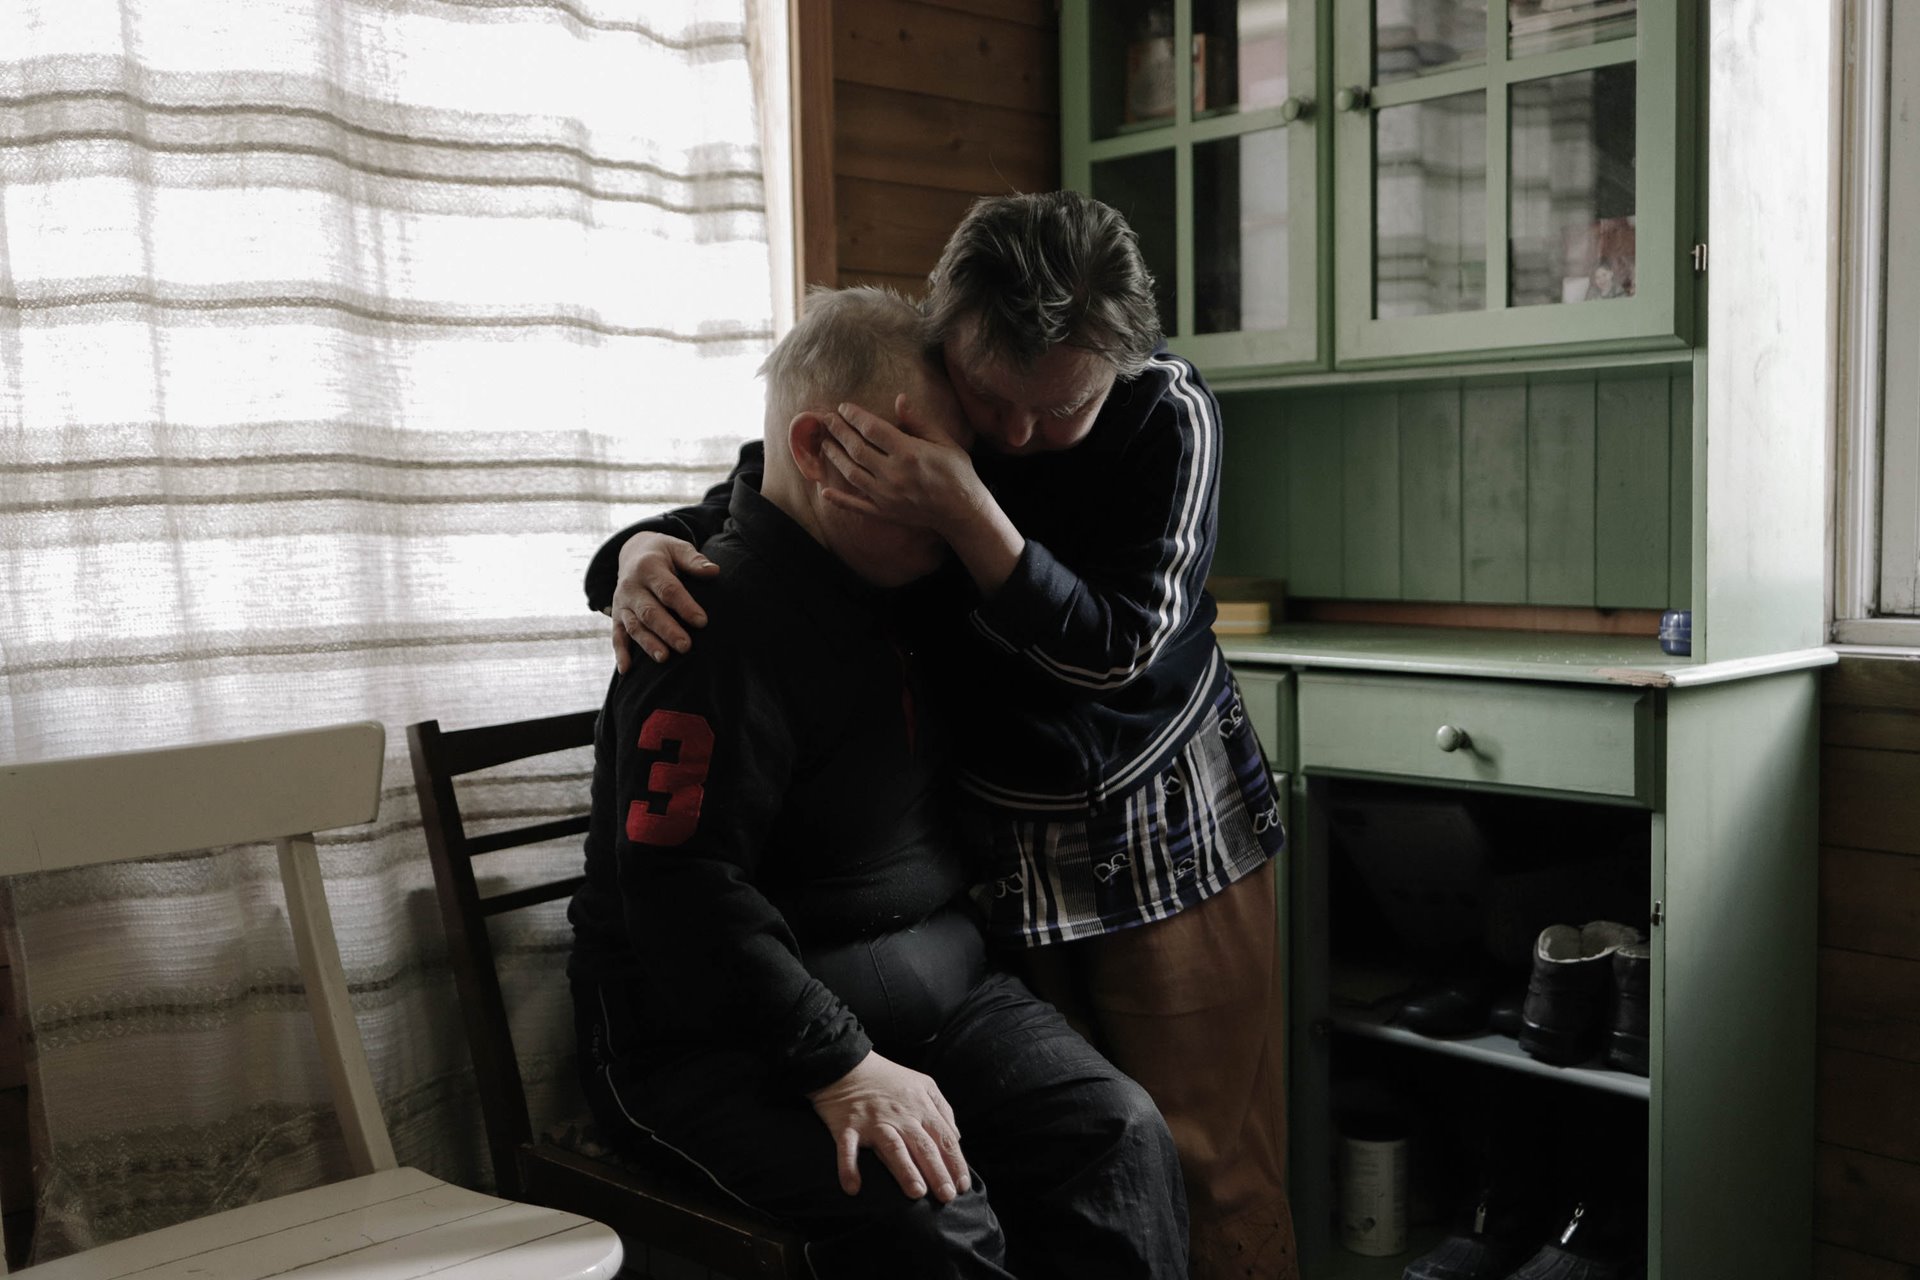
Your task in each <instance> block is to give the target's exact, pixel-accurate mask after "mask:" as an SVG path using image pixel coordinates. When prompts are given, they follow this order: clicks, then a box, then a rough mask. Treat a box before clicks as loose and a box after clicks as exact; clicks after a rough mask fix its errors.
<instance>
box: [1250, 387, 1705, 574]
mask: <svg viewBox="0 0 1920 1280" xmlns="http://www.w3.org/2000/svg"><path fill="white" fill-rule="evenodd" d="M1220 399H1221V414H1222V417H1223V420H1224V422H1225V430H1226V443H1225V446H1224V453H1225V456H1226V457H1228V458H1230V459H1232V462H1233V465H1232V466H1231V467H1229V468H1227V469H1226V470H1225V471H1224V473H1223V475H1222V480H1221V491H1220V549H1219V553H1218V555H1217V557H1216V559H1215V562H1214V563H1215V569H1216V571H1217V572H1219V573H1222V574H1234V575H1244V576H1249V577H1263V578H1282V579H1285V581H1286V583H1287V591H1288V593H1289V594H1290V595H1293V596H1298V597H1308V598H1317V599H1334V600H1395V601H1434V602H1468V603H1479V604H1503V605H1552V606H1578V607H1582V608H1590V609H1664V608H1669V607H1671V608H1687V607H1690V602H1689V596H1690V592H1691V564H1692V560H1691V551H1690V543H1689V538H1690V533H1689V530H1690V528H1691V524H1690V517H1689V512H1690V510H1691V502H1692V473H1691V470H1690V465H1689V458H1690V457H1691V452H1690V450H1691V445H1692V425H1691V424H1692V414H1693V380H1692V377H1691V375H1690V374H1688V373H1684V372H1683V373H1667V372H1657V373H1645V372H1642V373H1638V374H1631V375H1626V374H1621V375H1607V376H1599V377H1595V376H1588V377H1584V378H1567V377H1553V378H1536V379H1534V380H1531V381H1529V380H1525V379H1518V378H1515V379H1507V380H1502V381H1490V382H1489V381H1482V382H1473V383H1464V382H1453V383H1440V384H1437V385H1436V384H1428V385H1424V386H1420V387H1416V388H1409V389H1401V390H1373V389H1368V388H1352V389H1337V390H1325V391H1306V392H1241V393H1227V394H1225V395H1222V396H1221V398H1220ZM1674 602H1677V603H1674Z"/></svg>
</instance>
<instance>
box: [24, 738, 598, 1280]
mask: <svg viewBox="0 0 1920 1280" xmlns="http://www.w3.org/2000/svg"><path fill="white" fill-rule="evenodd" d="M385 744H386V730H385V729H383V728H382V727H381V726H380V725H378V724H372V723H361V724H347V725H337V726H334V727H331V728H325V729H312V730H306V731H302V732H297V733H281V734H273V735H269V736H265V737H257V738H241V739H232V740H228V741H223V742H211V743H204V744H200V745H194V746H183V747H174V748H168V749H164V750H157V751H132V752H122V753H119V754H114V755H99V756H87V757H82V758H77V759H68V760H49V761H45V762H41V763H34V764H10V765H0V815H4V820H0V875H19V874H22V873H26V872H35V871H53V870H58V869H61V868H67V867H82V866H91V865H94V864H97V863H107V862H125V861H131V860H133V859H136V858H145V857H152V856H154V855H158V854H168V853H185V852H192V851H194V850H199V849H208V848H215V847H219V846H224V845H232V844H249V843H253V842H256V841H265V840H272V841H275V842H276V843H277V844H278V846H279V851H280V880H281V883H282V885H284V887H285V889H286V896H287V918H288V921H289V922H290V923H291V925H292V929H293V938H294V947H295V951H296V952H297V953H298V956H299V960H300V971H301V974H302V975H303V977H304V978H305V981H306V988H307V1002H308V1007H309V1009H310V1010H311V1012H312V1014H313V1025H314V1031H315V1032H316V1033H317V1035H318V1037H319V1042H320V1055H321V1058H322V1060H323V1062H324V1065H325V1068H326V1075H327V1082H328V1085H329V1087H330V1089H331V1092H332V1094H333V1102H334V1106H335V1108H336V1109H337V1110H338V1112H339V1116H340V1128H341V1130H342V1132H343V1134H344V1136H345V1138H346V1146H347V1156H348V1160H349V1163H350V1164H351V1166H352V1169H353V1172H354V1175H355V1176H354V1177H352V1178H350V1179H348V1180H347V1181H344V1182H338V1183H334V1184H332V1185H330V1186H324V1187H317V1188H313V1189H311V1190H307V1191H301V1192H297V1193H295V1194H292V1195H287V1196H281V1197H279V1198H277V1199H273V1200H267V1201H262V1202H260V1203H257V1204H252V1205H248V1206H246V1207H245V1208H241V1209H234V1210H230V1211H228V1212H225V1213H219V1214H214V1215H211V1216H209V1217H205V1218H200V1219H197V1220H195V1221H192V1222H186V1223H182V1224H180V1225H178V1226H174V1227H168V1228H165V1229H164V1230H160V1231H155V1232H150V1233H148V1234H146V1235H142V1236H137V1237H134V1238H132V1239H127V1240H121V1241H118V1242H116V1243H114V1244H109V1245H106V1246H104V1247H102V1248H98V1249H93V1250H89V1251H87V1252H85V1253H81V1254H75V1255H73V1256H71V1257H67V1258H62V1259H60V1260H58V1261H56V1262H52V1263H48V1264H46V1265H45V1266H41V1267H31V1268H28V1269H27V1271H25V1272H22V1273H20V1274H23V1275H33V1276H46V1277H48V1280H54V1278H55V1277H58V1278H59V1280H82V1278H91V1280H106V1278H108V1277H117V1276H128V1275H133V1274H135V1273H138V1274H141V1275H146V1274H149V1273H159V1272H162V1271H164V1273H165V1274H167V1275H202V1274H218V1275H221V1276H225V1277H230V1278H232V1280H244V1278H250V1277H267V1276H278V1275H282V1274H285V1273H287V1272H291V1271H294V1270H296V1269H297V1268H300V1267H302V1266H305V1265H307V1264H314V1265H315V1266H316V1268H318V1269H324V1270H325V1272H326V1274H328V1275H340V1276H345V1275H368V1276H372V1275H376V1274H377V1275H379V1276H382V1277H387V1278H390V1280H401V1278H402V1277H416V1276H424V1275H427V1274H431V1275H433V1276H434V1277H435V1280H455V1278H457V1280H534V1278H541V1280H590V1278H592V1280H604V1278H605V1277H611V1276H613V1275H614V1274H615V1273H616V1272H617V1271H618V1270H619V1268H620V1261H621V1252H620V1241H619V1239H618V1237H617V1236H616V1235H615V1234H614V1232H613V1231H611V1230H609V1229H608V1228H607V1227H605V1226H602V1225H601V1224H600V1223H597V1222H590V1221H588V1220H586V1219H585V1218H582V1217H579V1216H576V1215H574V1214H571V1213H563V1212H557V1211H554V1210H552V1209H543V1208H537V1207H535V1206H532V1205H524V1204H514V1203H512V1202H510V1201H506V1200H499V1199H495V1198H494V1197H492V1196H486V1195H481V1194H479V1193H477V1192H473V1191H468V1190H466V1189H464V1188H461V1187H455V1186H452V1185H449V1184H447V1183H444V1182H442V1181H440V1180H439V1179H438V1178H434V1177H431V1176H429V1175H428V1174H425V1173H422V1172H420V1171H418V1170H415V1169H404V1168H401V1167H399V1165H398V1163H397V1162H396V1161H395V1159H394V1154H393V1142H392V1140H391V1139H390V1138H389V1137H388V1134H387V1127H386V1122H385V1120H384V1118H383V1117H382V1116H381V1113H380V1100H379V1098H378V1097H377V1096H376V1095H375V1093H374V1087H373V1077H372V1074H371V1073H370V1072H369V1070H368V1068H367V1055H366V1048H365V1045H364V1044H363V1043H362V1041H361V1039H360V1030H359V1027H358V1026H357V1025H356V1024H355V1023H354V1019H353V1010H352V1007H351V1006H350V1005H349V1004H348V1002H347V979H346V975H345V973H344V972H343V971H342V969H341V966H340V950H339V946H338V944H337V942H336V941H335V938H334V932H333V920H332V917H331V915H330V914H329V912H328V910H327V898H326V891H325V887H324V886H323V885H322V883H321V878H320V863H319V859H318V856H317V854H316V853H315V850H314V839H313V833H314V832H316V831H323V830H327V829H330V828H334V827H344V826H353V825H358V824H362V823H366V822H370V821H372V820H373V817H374V815H375V813H376V812H377V811H378V809H379V806H380V769H381V758H382V753H383V750H384V747H385ZM31 959H32V957H28V960H29V963H31ZM3 1269H4V1267H3V1266H0V1270H3Z"/></svg>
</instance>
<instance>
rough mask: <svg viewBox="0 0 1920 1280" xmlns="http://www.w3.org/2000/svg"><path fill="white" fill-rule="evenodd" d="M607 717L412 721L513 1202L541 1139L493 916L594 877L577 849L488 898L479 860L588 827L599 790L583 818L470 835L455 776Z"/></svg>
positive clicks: (470, 1036)
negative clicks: (546, 872)
mask: <svg viewBox="0 0 1920 1280" xmlns="http://www.w3.org/2000/svg"><path fill="white" fill-rule="evenodd" d="M597 715H598V712H595V711H577V712H573V713H570V714H567V715H559V716H548V717H545V718H543V719H538V720H518V721H512V722H509V723H504V724H491V725H482V726H479V727H477V728H472V729H460V730H455V731H452V732H447V731H443V730H442V729H441V728H440V722H439V721H438V720H426V721H422V722H421V723H419V724H413V725H408V726H407V746H408V749H409V751H410V752H411V754H412V756H413V784H414V789H415V790H416V791H417V792H418V793H419V796H420V817H421V820H422V822H423V824H424V825H425V827H426V835H427V854H428V857H429V858H430V859H431V860H432V862H433V883H434V889H435V893H436V895H437V897H438V899H439V902H440V919H441V923H442V924H443V925H444V926H445V927H446V933H447V958H448V962H449V963H450V964H451V965H452V966H453V975H454V981H455V984H456V985H457V986H458V988H459V991H460V1012H461V1016H462V1017H463V1018H464V1020H465V1022H466V1028H467V1045H468V1047H469V1048H470V1049H471V1051H472V1053H473V1069H474V1076H475V1078H476V1080H477V1082H478V1084H479V1089H480V1112H481V1117H482V1119H483V1120H484V1121H485V1123H486V1129H487V1148H488V1150H489V1151H490V1152H491V1154H492V1156H493V1173H494V1178H495V1181H496V1182H497V1183H498V1187H499V1191H500V1194H501V1195H503V1196H508V1197H512V1198H518V1197H519V1196H520V1194H521V1191H522V1188H521V1185H520V1168H519V1159H518V1152H519V1150H520V1148H521V1146H522V1145H524V1144H526V1143H528V1142H530V1141H531V1140H532V1138H533V1121H532V1118H531V1116H530V1115H529V1114H528V1109H527V1093H526V1087H525V1085H524V1083H523V1082H522V1080H521V1077H520V1063H519V1059H518V1058H516V1057H515V1056H514V1049H513V1033H512V1030H511V1029H510V1028H509V1027H508V1025H507V1007H506V1002H505V1001H504V1000H503V999H502V998H501V994H500V977H499V972H498V970H497V969H496V968H495V966H494V954H493V943H492V940H491V939H490V938H489V937H488V936H487V920H488V919H489V918H490V917H492V916H496V915H500V914H501V913H503V912H507V911H514V910H518V909H519V908H521V907H530V906H533V905H534V904H535V903H540V902H551V901H553V900H554V899H556V898H564V897H570V896H572V894H573V891H574V889H576V888H577V887H579V885H580V883H581V881H582V880H583V879H585V877H584V876H583V875H582V874H581V867H582V865H583V864H582V860H581V858H580V856H579V855H578V852H577V851H576V852H575V853H574V854H573V856H571V857H570V858H569V859H568V860H567V861H565V862H564V863H562V864H561V865H560V866H558V867H556V869H555V873H554V874H553V875H552V876H550V877H548V878H545V879H542V880H539V881H538V882H536V883H533V884H523V885H522V886H521V887H519V888H516V889H514V890H512V891H510V892H506V893H500V894H495V895H493V896H490V897H482V896H481V895H480V890H479V884H478V881H477V880H476V878H475V876H474V868H473V860H474V859H475V858H477V857H481V856H483V855H485V854H489V853H495V852H498V851H499V850H502V849H515V848H520V847H522V846H525V845H532V844H540V843H542V842H544V841H548V840H555V839H559V838H561V837H565V836H572V835H581V834H583V833H585V831H586V829H587V820H588V812H589V809H590V807H591V796H590V793H589V790H588V788H586V787H582V788H581V789H580V803H579V812H578V813H576V814H569V815H568V816H566V817H563V818H558V819H554V820H552V821H547V822H536V823H531V824H529V825H526V826H520V827H514V828H511V829H509V830H504V831H489V832H487V833H486V834H484V835H479V836H469V835H468V834H467V829H466V824H465V822H464V821H463V819H462V817H461V814H460V800H459V797H458V795H457V794H456V792H455V789H454V785H453V780H454V779H455V778H457V777H461V776H463V775H465V774H470V773H477V772H479V771H481V770H483V769H491V768H495V767H498V766H500V765H504V764H509V763H512V762H514V761H518V760H526V759H530V758H532V757H535V756H543V755H548V754H551V753H552V752H555V751H565V750H569V749H572V748H578V747H583V746H590V745H592V743H593V726H594V720H595V718H596V716H597Z"/></svg>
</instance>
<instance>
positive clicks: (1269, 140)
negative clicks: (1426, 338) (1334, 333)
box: [1061, 0, 1327, 371]
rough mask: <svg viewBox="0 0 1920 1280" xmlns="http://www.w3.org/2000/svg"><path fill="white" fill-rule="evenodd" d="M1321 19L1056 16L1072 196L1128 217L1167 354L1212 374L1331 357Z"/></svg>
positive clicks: (1247, 10)
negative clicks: (1322, 211) (1318, 95)
mask: <svg viewBox="0 0 1920 1280" xmlns="http://www.w3.org/2000/svg"><path fill="white" fill-rule="evenodd" d="M1315 11H1316V6H1315V4H1314V3H1313V0H1115V2H1111V3H1109V2H1108V0H1102V3H1099V4H1092V3H1081V4H1070V5H1068V6H1067V8H1066V10H1065V12H1064V13H1063V15H1062V21H1061V46H1062V55H1061V56H1062V64H1063V85H1064V94H1063V97H1064V101H1063V103H1062V111H1061V116H1062V129H1063V133H1064V147H1063V155H1064V161H1065V163H1064V169H1065V175H1066V182H1067V185H1068V186H1070V187H1074V188H1076V189H1078V190H1082V191H1086V192H1088V193H1090V194H1091V195H1093V196H1094V197H1095V198H1097V199H1099V200H1103V201H1105V202H1106V203H1108V204H1111V205H1113V206H1114V207H1115V208H1117V209H1119V210H1120V211H1121V212H1122V213H1123V214H1125V215H1126V217H1127V220H1128V221H1129V222H1130V223H1132V225H1133V227H1134V230H1135V231H1136V232H1137V233H1138V235H1139V237H1140V247H1141V251H1142V253H1143V254H1144V255H1145V257H1146V260H1147V266H1148V268H1149V269H1150V270H1151V271H1152V272H1153V273H1154V277H1155V280H1156V285H1157V292H1158V295H1159V302H1160V313H1161V323H1162V326H1163V327H1164V328H1165V330H1166V333H1167V337H1168V342H1169V345H1171V346H1172V347H1173V348H1174V349H1175V350H1176V351H1179V352H1180V353H1181V354H1183V355H1185V356H1187V357H1188V358H1189V359H1191V360H1193V361H1194V362H1195V363H1196V364H1198V365H1200V366H1201V367H1202V368H1203V369H1206V370H1234V371H1241V370H1248V369H1273V368H1293V367H1302V366H1311V365H1314V364H1316V363H1318V362H1319V361H1320V360H1321V356H1322V353H1323V351H1324V350H1325V345H1324V341H1323V336H1324V335H1323V331H1324V329H1325V327H1326V312H1327V308H1326V307H1325V305H1324V299H1325V297H1326V292H1325V290H1324V288H1323V287H1322V274H1323V268H1322V265H1321V264H1322V262H1323V255H1322V254H1321V253H1320V252H1319V245H1320V235H1321V227H1320V220H1319V199H1320V193H1321V191H1322V190H1323V187H1322V184H1321V181H1320V178H1321V175H1320V172H1319V169H1320V166H1321V163H1322V155H1323V149H1322V147H1321V146H1320V137H1321V135H1322V134H1323V133H1324V132H1325V129H1326V127H1327V126H1326V120H1325V112H1324V110H1323V109H1322V107H1321V104H1320V103H1318V102H1317V101H1316V100H1315V96H1314V86H1315V78H1316V75H1317V66H1318V57H1317V54H1318V51H1319V50H1318V44H1319V41H1318V27H1317V25H1316V13H1315ZM1175 50H1185V51H1186V56H1184V57H1176V56H1175V53H1174V51H1175Z"/></svg>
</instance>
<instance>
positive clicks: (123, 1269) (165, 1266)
mask: <svg viewBox="0 0 1920 1280" xmlns="http://www.w3.org/2000/svg"><path fill="white" fill-rule="evenodd" d="M297 1268H304V1269H302V1270H300V1271H299V1274H300V1276H301V1277H302V1280H346V1278H347V1277H355V1278H364V1280H414V1278H415V1277H422V1276H428V1275H431V1276H433V1277H434V1280H611V1277H612V1276H613V1275H614V1274H615V1273H616V1272H618V1271H619V1270H620V1240H619V1237H618V1236H616V1235H615V1234H614V1233H613V1231H612V1229H611V1228H609V1227H605V1226H602V1225H601V1224H600V1223H598V1222H594V1221H591V1220H590V1219H587V1218H582V1217H578V1216H576V1215H574V1214H571V1213H563V1212H561V1211H560V1210H557V1209H545V1208H541V1207H539V1206H537V1205H530V1204H518V1203H516V1202H514V1201H511V1200H500V1199H496V1198H495V1197H493V1196H489V1195H482V1194H480V1193H479V1192H477V1191H468V1190H467V1189H466V1188H464V1187H456V1186H454V1185H452V1184H451V1183H447V1182H442V1181H441V1180H440V1179H438V1178H435V1177H433V1176H431V1175H429V1174H425V1173H422V1172H420V1171H419V1170H418V1169H387V1170H383V1171H381V1172H378V1173H370V1174H367V1175H366V1176H365V1177H360V1178H353V1179H349V1180H348V1181H346V1182H336V1183H332V1184H330V1185H328V1186H324V1187H315V1188H314V1189H312V1190H310V1191H301V1192H296V1193H295V1194H293V1195H287V1196H281V1197H279V1198H278V1199H274V1200H265V1201H262V1202H260V1203H258V1204H250V1205H247V1206H246V1207H244V1208H240V1209H232V1210H229V1211H227V1212H226V1213H220V1214H215V1215H213V1216H212V1217H207V1218H199V1219H196V1220H194V1221H192V1222H183V1223H181V1224H180V1225H179V1226H174V1227H167V1228H164V1229H163V1230H160V1231H154V1232H150V1233H148V1234H146V1235H143V1236H134V1237H133V1238H131V1239H127V1240H121V1241H117V1242H115V1243H113V1244H109V1245H104V1246H102V1247H101V1248H98V1249H92V1250H89V1251H87V1252H85V1253H78V1254H74V1255H73V1256H71V1257H67V1258H61V1259H58V1260H57V1261H54V1262H49V1263H46V1264H45V1265H43V1266H38V1267H29V1268H27V1269H26V1270H25V1271H21V1272H16V1273H15V1275H17V1276H31V1277H33V1280H115V1278H116V1277H121V1276H132V1275H136V1274H137V1275H138V1276H139V1277H140V1280H189V1278H191V1280H264V1278H265V1277H268V1276H278V1275H281V1274H283V1273H285V1272H289V1271H294V1270H295V1269H297Z"/></svg>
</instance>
